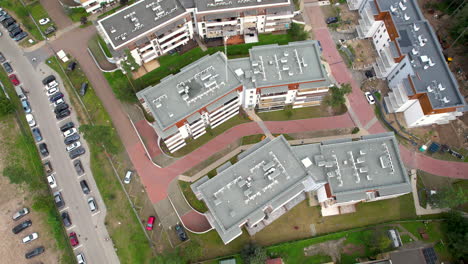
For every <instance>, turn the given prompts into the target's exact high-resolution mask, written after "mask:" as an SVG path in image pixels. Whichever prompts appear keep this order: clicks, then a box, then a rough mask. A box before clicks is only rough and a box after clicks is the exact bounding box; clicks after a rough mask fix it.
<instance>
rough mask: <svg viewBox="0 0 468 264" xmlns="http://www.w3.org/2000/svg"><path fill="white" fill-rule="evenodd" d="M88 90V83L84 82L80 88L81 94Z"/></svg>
mask: <svg viewBox="0 0 468 264" xmlns="http://www.w3.org/2000/svg"><path fill="white" fill-rule="evenodd" d="M87 90H88V83H82V84H81V88H80V95H81V96H84V95H85V94H86V91H87Z"/></svg>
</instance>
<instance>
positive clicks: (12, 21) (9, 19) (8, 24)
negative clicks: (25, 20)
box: [2, 17, 16, 28]
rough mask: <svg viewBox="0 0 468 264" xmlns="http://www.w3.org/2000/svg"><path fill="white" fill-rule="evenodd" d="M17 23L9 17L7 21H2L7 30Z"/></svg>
mask: <svg viewBox="0 0 468 264" xmlns="http://www.w3.org/2000/svg"><path fill="white" fill-rule="evenodd" d="M15 22H16V20H15V19H14V18H12V17H9V18H7V19H5V20H3V21H2V25H3V26H4V27H5V28H7V27H9V26H10V25H11V24H13V23H15Z"/></svg>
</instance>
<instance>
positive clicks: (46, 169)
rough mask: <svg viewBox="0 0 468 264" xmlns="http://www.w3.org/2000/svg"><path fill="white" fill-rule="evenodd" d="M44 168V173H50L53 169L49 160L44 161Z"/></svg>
mask: <svg viewBox="0 0 468 264" xmlns="http://www.w3.org/2000/svg"><path fill="white" fill-rule="evenodd" d="M44 168H45V171H46V173H52V172H53V171H54V168H52V164H51V163H50V161H46V162H44Z"/></svg>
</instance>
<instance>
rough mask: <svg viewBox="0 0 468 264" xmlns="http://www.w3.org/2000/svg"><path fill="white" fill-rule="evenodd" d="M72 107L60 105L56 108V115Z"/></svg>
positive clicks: (64, 104) (65, 104)
mask: <svg viewBox="0 0 468 264" xmlns="http://www.w3.org/2000/svg"><path fill="white" fill-rule="evenodd" d="M69 107H70V106H69V105H68V104H67V103H63V104H59V105H57V106H56V107H55V109H54V113H56V114H58V113H60V112H62V111H64V110H66V109H68V108H69Z"/></svg>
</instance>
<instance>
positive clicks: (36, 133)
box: [32, 127, 42, 142]
mask: <svg viewBox="0 0 468 264" xmlns="http://www.w3.org/2000/svg"><path fill="white" fill-rule="evenodd" d="M32 134H33V136H34V139H35V140H36V142H40V141H41V140H42V135H41V130H39V128H37V127H35V128H33V129H32Z"/></svg>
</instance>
